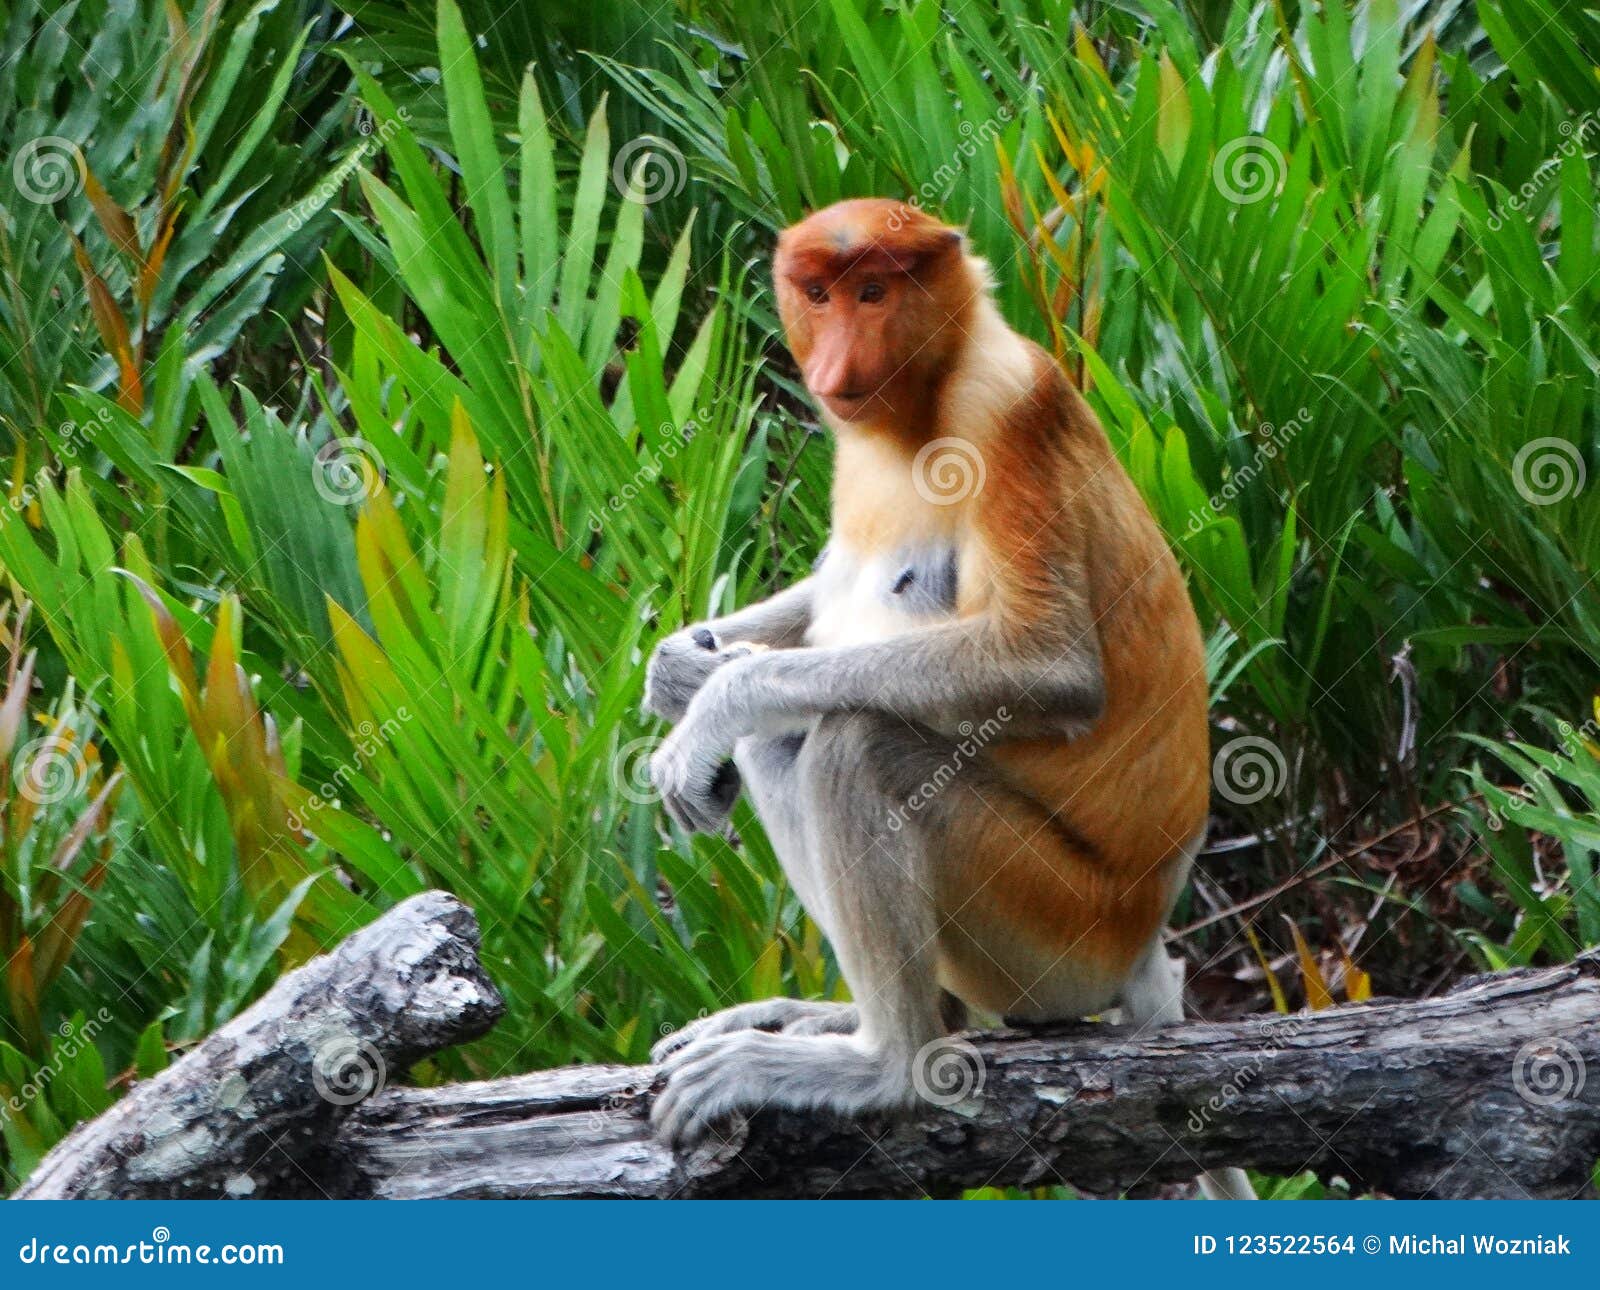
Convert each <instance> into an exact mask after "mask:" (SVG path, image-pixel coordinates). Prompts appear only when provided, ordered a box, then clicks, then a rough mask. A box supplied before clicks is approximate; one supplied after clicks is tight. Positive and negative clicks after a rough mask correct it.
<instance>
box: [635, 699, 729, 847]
mask: <svg viewBox="0 0 1600 1290" xmlns="http://www.w3.org/2000/svg"><path fill="white" fill-rule="evenodd" d="M701 729H702V728H701V727H700V726H699V725H697V724H696V723H695V722H693V721H685V722H684V723H683V724H682V725H680V726H679V727H678V728H677V729H676V730H674V731H673V732H672V733H671V734H670V735H668V736H667V738H666V739H665V740H664V741H663V742H662V744H661V746H660V747H659V748H657V749H656V752H655V756H653V757H651V758H650V782H651V783H653V784H654V785H655V787H656V792H658V793H660V794H661V805H662V806H664V807H665V808H666V811H667V814H668V815H670V816H671V817H672V818H673V819H674V820H675V821H677V823H678V824H680V825H682V826H683V827H684V828H686V829H688V830H689V832H691V833H726V832H727V831H728V817H729V815H731V814H732V812H733V803H734V801H735V799H736V798H737V797H738V796H739V787H740V779H739V772H738V770H737V768H735V766H734V764H733V763H732V762H731V761H728V760H726V758H727V755H728V750H727V749H726V748H723V747H722V746H721V745H720V744H719V743H715V742H712V741H709V740H706V739H704V738H701V737H700V732H701Z"/></svg>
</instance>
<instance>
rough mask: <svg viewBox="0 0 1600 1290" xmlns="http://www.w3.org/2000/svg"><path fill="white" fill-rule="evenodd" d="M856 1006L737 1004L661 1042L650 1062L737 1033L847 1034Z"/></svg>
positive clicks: (794, 1002)
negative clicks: (720, 1036) (694, 1045)
mask: <svg viewBox="0 0 1600 1290" xmlns="http://www.w3.org/2000/svg"><path fill="white" fill-rule="evenodd" d="M856 1024H857V1023H856V1007H855V1004H853V1003H820V1002H816V1001H814V1000H807V999H762V1000H760V1001H759V1002H756V1003H738V1004H735V1005H734V1006H733V1007H731V1008H724V1009H722V1011H721V1012H713V1013H712V1014H711V1015H710V1016H709V1017H701V1018H699V1019H698V1020H696V1021H691V1022H689V1024H688V1025H686V1026H683V1027H680V1028H679V1029H678V1030H675V1031H673V1032H672V1033H671V1034H670V1035H668V1036H667V1037H666V1038H665V1039H662V1040H659V1041H658V1042H657V1043H656V1045H655V1047H654V1048H652V1049H651V1050H650V1060H651V1061H653V1062H657V1063H659V1062H664V1061H666V1059H667V1058H668V1057H670V1056H672V1054H673V1053H675V1052H678V1051H679V1050H681V1049H683V1048H687V1047H688V1046H689V1045H690V1044H694V1043H698V1042H699V1041H700V1040H702V1039H711V1038H713V1037H715V1036H717V1035H729V1034H732V1033H733V1032H734V1031H736V1030H767V1031H782V1032H783V1033H784V1034H786V1035H848V1034H850V1033H851V1032H852V1031H854V1030H855V1028H856Z"/></svg>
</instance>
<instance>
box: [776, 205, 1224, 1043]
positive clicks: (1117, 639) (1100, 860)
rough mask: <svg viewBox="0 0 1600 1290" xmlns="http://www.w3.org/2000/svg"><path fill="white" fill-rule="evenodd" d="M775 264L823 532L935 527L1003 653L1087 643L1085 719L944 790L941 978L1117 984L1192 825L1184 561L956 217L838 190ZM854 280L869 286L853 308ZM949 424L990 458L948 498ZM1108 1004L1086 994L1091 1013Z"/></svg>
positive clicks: (869, 546) (1198, 678) (986, 999)
mask: <svg viewBox="0 0 1600 1290" xmlns="http://www.w3.org/2000/svg"><path fill="white" fill-rule="evenodd" d="M774 268H775V276H776V280H777V288H778V300H779V308H780V314H781V316H782V319H783V322H784V325H785V328H786V330H787V332H788V336H789V341H790V345H791V348H792V350H793V352H794V355H795V358H796V360H797V362H798V363H799V364H800V368H801V371H802V373H803V374H804V376H805V378H806V381H807V385H808V386H809V387H810V388H811V389H812V392H813V393H814V394H816V395H817V396H818V397H819V399H820V401H821V402H822V404H823V407H824V411H825V415H826V416H827V419H828V420H829V422H830V423H831V424H832V426H833V428H834V429H835V431H836V432H837V437H838V456H837V462H836V469H835V484H834V499H833V510H834V516H833V518H834V540H835V541H839V542H843V543H846V544H848V545H849V546H850V547H851V548H852V549H853V550H854V551H855V552H857V553H860V554H864V555H866V554H874V553H880V552H889V551H892V550H896V549H900V548H903V547H905V546H907V545H910V544H914V543H915V542H917V541H922V540H928V539H937V540H944V541H948V542H949V543H950V544H952V545H953V546H955V548H956V549H957V550H958V552H959V569H960V578H959V598H958V601H957V605H956V609H955V613H956V614H957V615H958V616H962V617H966V616H971V615H976V614H986V615H988V616H989V617H990V618H991V619H992V620H993V621H994V622H995V623H996V624H997V625H998V627H999V642H1000V645H1001V647H1002V648H1004V649H1005V650H1007V651H1014V652H1016V653H1017V654H1019V655H1022V654H1028V653H1033V654H1035V655H1037V656H1044V657H1051V658H1058V657H1062V656H1064V655H1066V654H1067V653H1068V652H1069V651H1071V650H1072V649H1073V648H1074V647H1075V645H1077V644H1078V643H1079V642H1078V638H1079V636H1080V635H1081V634H1083V633H1093V634H1094V635H1095V636H1096V637H1097V638H1098V645H1099V655H1100V658H1101V661H1102V667H1103V672H1104V677H1105V687H1106V705H1105V709H1104V712H1103V714H1102V715H1101V716H1100V718H1099V719H1098V720H1097V721H1096V722H1095V723H1094V724H1093V725H1092V727H1091V728H1089V729H1088V730H1087V731H1084V732H1080V733H1076V734H1075V735H1074V736H1072V737H1067V736H1065V735H1063V736H1060V737H1048V738H1046V737H1038V738H1026V739H1008V740H1003V741H1000V742H996V743H993V744H992V745H990V746H989V747H988V748H987V749H986V750H985V753H984V758H983V760H984V774H985V775H986V776H988V778H987V779H980V781H972V780H968V781H966V782H965V783H964V784H962V785H959V786H958V788H957V790H956V791H960V792H963V793H965V794H967V797H966V798H964V799H963V811H962V813H961V815H960V818H961V820H962V821H963V823H962V825H961V828H962V830H963V831H964V833H965V834H966V836H965V837H963V838H962V839H960V845H955V846H952V848H951V859H952V867H951V869H950V871H949V872H948V873H946V874H944V875H943V879H944V881H945V889H944V890H943V891H942V892H941V893H940V903H941V906H942V909H941V912H942V914H943V915H944V917H945V919H946V929H947V930H946V935H945V938H944V941H943V943H942V944H941V952H942V959H943V966H942V971H943V973H944V975H945V977H946V984H947V985H949V986H950V987H951V988H952V989H954V990H955V992H956V993H957V994H959V995H960V996H961V997H963V998H965V999H967V1001H968V1002H970V1003H974V1004H976V1005H978V1006H980V1007H987V1008H991V1009H992V1010H995V1011H1018V1012H1027V1011H1029V1010H1030V1006H1031V1004H1032V1002H1033V998H1034V996H1033V994H1031V993H1030V991H1033V990H1035V989H1036V988H1040V982H1041V981H1043V980H1045V978H1046V977H1047V976H1048V974H1050V973H1052V972H1057V971H1058V970H1059V969H1062V968H1063V967H1066V968H1070V969H1071V970H1072V971H1074V972H1077V973H1079V974H1080V975H1082V976H1086V977H1087V978H1088V979H1089V980H1090V981H1091V982H1093V981H1103V982H1106V983H1111V984H1110V985H1108V986H1107V989H1108V990H1110V989H1112V986H1114V985H1115V984H1116V983H1120V981H1121V980H1122V979H1123V978H1124V977H1125V976H1126V974H1127V972H1128V970H1129V968H1130V967H1131V965H1132V964H1133V962H1134V960H1135V958H1136V957H1137V956H1138V955H1139V954H1140V953H1141V952H1142V951H1143V950H1144V949H1145V947H1146V946H1147V945H1148V944H1149V943H1150V941H1151V939H1152V937H1154V936H1155V935H1156V933H1157V932H1158V930H1159V927H1160V925H1161V923H1162V921H1163V920H1164V919H1165V918H1166V916H1167V913H1168V912H1169V910H1170V908H1171V904H1172V901H1173V900H1174V899H1175V898H1176V895H1177V890H1178V886H1179V884H1180V883H1181V881H1182V878H1183V874H1184V871H1185V870H1184V866H1185V865H1186V863H1187V857H1188V855H1189V854H1190V851H1189V848H1190V846H1191V844H1192V843H1193V842H1194V841H1195V839H1196V838H1197V837H1198V836H1199V835H1200V834H1201V832H1202V830H1203V829H1204V826H1205V820H1206V812H1207V800H1208V737H1209V736H1208V729H1207V718H1206V708H1207V696H1206V678H1205V661H1204V652H1203V648H1202V644H1201V639H1200V633H1199V627H1198V624H1197V622H1196V619H1195V615H1194V611H1193V608H1192V606H1191V604H1190V601H1189V597H1188V593H1187V590H1186V588H1185V586H1184V583H1183V579H1182V576H1181V574H1180V572H1179V569H1178V566H1177V563H1176V561H1175V560H1174V558H1173V556H1172V553H1171V551H1170V550H1169V548H1168V546H1167V544H1166V542H1165V540H1164V539H1163V537H1162V535H1161V533H1160V531H1159V529H1158V528H1157V526H1156V523H1155V521H1154V519H1153V518H1152V516H1151V515H1150V512H1149V510H1148V509H1147V508H1146V506H1145V504H1144V502H1143V500H1142V499H1141V498H1140V496H1139V494H1138V492H1137V490H1136V489H1135V487H1134V485H1133V483H1132V481H1131V480H1130V479H1129V477H1128V475H1127V473H1126V472H1125V471H1124V470H1123V468H1122V466H1121V464H1120V463H1119V462H1118V461H1117V460H1116V457H1115V456H1114V454H1113V453H1112V451H1111V447H1110V445H1109V443H1108V442H1107V440H1106V437H1105V434H1104V432H1103V431H1102V430H1101V428H1100V426H1099V424H1098V422H1097V421H1096V419H1095V417H1094V415H1093V413H1092V412H1091V411H1090V409H1089V408H1088V406H1087V405H1086V404H1085V403H1084V402H1083V400H1082V399H1081V398H1080V397H1079V395H1078V393H1077V392H1076V390H1074V389H1073V388H1072V387H1071V385H1070V384H1069V383H1068V381H1067V379H1066V377H1065V376H1064V375H1063V373H1062V372H1061V371H1060V369H1059V368H1058V367H1057V366H1056V365H1055V363H1054V361H1053V360H1052V359H1051V358H1050V357H1049V355H1048V354H1046V353H1045V352H1044V351H1043V350H1041V349H1039V348H1038V347H1037V346H1035V345H1033V344H1032V343H1031V342H1028V341H1026V340H1024V339H1022V338H1021V337H1019V336H1017V335H1016V333H1015V332H1013V331H1011V330H1010V328H1008V327H1007V326H1006V325H1005V323H1004V321H1003V320H1001V319H1000V317H999V314H998V313H997V312H996V311H995V309H994V307H993V305H992V303H991V302H990V301H989V299H988V297H987V293H986V290H985V282H984V269H983V266H982V265H981V262H977V261H974V260H972V259H970V258H969V257H968V256H967V255H966V254H965V253H964V251H963V250H962V247H961V243H960V239H959V235H958V234H956V233H955V231H954V230H951V229H949V228H948V227H946V226H945V225H943V224H940V223H939V222H938V221H936V220H932V219H930V218H929V217H927V216H925V215H922V214H921V213H920V212H915V211H910V210H908V208H906V207H904V206H901V205H898V204H896V203H892V202H876V201H867V202H846V203H841V204H840V205H838V206H835V207H830V208H829V209H828V210H826V211H823V212H819V213H818V214H817V215H814V216H812V217H811V218H809V219H807V220H805V221H803V222H802V223H800V224H798V225H796V226H795V227H794V228H792V229H790V230H788V232H786V233H785V234H784V235H783V237H782V238H781V239H780V242H779V250H778V255H777V258H776V261H775V266H774ZM868 283H878V284H882V286H883V299H882V300H880V301H876V302H871V303H869V302H866V301H863V300H862V299H861V294H862V291H863V289H864V288H865V286H866V284H868ZM819 293H820V294H821V295H823V296H824V297H825V298H823V299H820V300H818V299H813V298H812V297H816V296H818V295H819ZM848 396H853V397H848ZM939 438H953V439H959V440H962V441H964V442H965V443H967V444H970V445H971V447H972V450H973V451H974V452H975V453H976V454H977V455H978V456H980V457H981V459H982V462H983V465H984V468H985V483H984V486H983V488H982V489H981V490H980V491H978V492H976V493H975V494H974V495H972V496H970V497H966V498H964V499H962V500H961V501H959V502H958V503H955V504H948V505H936V504H933V503H930V502H929V501H928V500H927V499H926V498H925V497H923V496H921V495H920V494H919V492H918V490H917V489H916V488H915V487H914V485H913V482H912V462H913V460H914V458H915V455H916V453H917V451H918V450H919V449H920V448H922V447H923V446H924V445H925V444H928V443H929V442H931V441H932V440H934V439H939ZM980 782H981V784H982V787H981V788H980V787H979V783H980ZM956 858H960V859H961V860H962V862H961V863H954V861H955V860H956ZM1114 997H1115V995H1114V991H1113V992H1112V993H1109V994H1106V995H1105V997H1103V998H1101V997H1099V996H1097V995H1095V994H1094V990H1093V989H1092V988H1089V989H1088V991H1087V993H1086V994H1085V996H1084V1007H1085V1008H1086V1009H1088V1010H1093V1009H1096V1008H1099V1007H1104V1006H1106V1005H1108V1004H1109V1003H1111V1002H1112V1001H1114ZM1096 1000H1098V1001H1096Z"/></svg>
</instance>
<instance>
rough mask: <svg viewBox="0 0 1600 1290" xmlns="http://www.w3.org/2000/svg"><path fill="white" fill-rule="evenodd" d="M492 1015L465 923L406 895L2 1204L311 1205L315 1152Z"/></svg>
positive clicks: (331, 1162)
mask: <svg viewBox="0 0 1600 1290" xmlns="http://www.w3.org/2000/svg"><path fill="white" fill-rule="evenodd" d="M502 1010H503V1004H502V1003H501V1000H500V995H499V993H498V992H497V991H496V989H495V987H494V984H493V983H492V982H491V981H490V980H489V979H488V977H487V976H485V975H484V973H483V969H482V968H481V967H480V966H479V963H478V925H477V921H476V920H475V919H474V917H473V915H472V911H471V910H469V909H467V907H466V906H464V905H463V904H461V902H460V901H458V900H456V899H455V898H454V897H453V896H449V895H446V894H444V893H443V892H426V893H424V894H422V895H419V896H414V897H412V898H411V899H410V900H407V901H405V902H404V903H402V904H400V905H398V906H396V907H395V908H394V909H392V910H390V911H389V912H388V913H387V914H386V915H384V916H383V917H382V918H380V919H378V920H377V921H376V922H374V923H372V924H371V925H370V926H368V927H365V928H362V929H361V930H360V931H358V932H356V933H355V934H354V935H353V936H351V937H350V938H349V939H348V940H346V941H345V942H344V943H343V944H341V945H340V946H339V948H338V949H337V950H335V951H334V952H333V953H331V954H326V955H323V956H322V957H321V958H318V959H314V960H313V961H312V962H310V963H307V964H306V965H305V966H304V967H302V968H300V969H298V970H297V971H294V972H291V973H289V974H287V975H286V976H284V977H283V978H282V979H281V980H280V981H278V983H277V984H276V985H274V986H273V988H272V989H271V990H270V991H268V992H267V994H266V995H265V996H263V997H262V998H261V1000H260V1001H259V1002H257V1003H256V1004H255V1005H254V1006H253V1007H251V1008H250V1009H249V1010H247V1011H246V1012H244V1013H242V1014H240V1015H239V1016H238V1017H236V1018H235V1019H234V1020H233V1021H231V1022H229V1023H228V1024H227V1025H225V1026H223V1027H222V1028H221V1029H219V1030H218V1031H217V1032H216V1033H215V1034H213V1035H211V1036H210V1037H209V1038H208V1039H206V1040H205V1041H204V1042H203V1043H202V1044H200V1045H199V1046H198V1047H197V1048H196V1049H195V1050H194V1051H193V1052H191V1053H189V1054H187V1055H186V1056H185V1057H183V1059H182V1060H180V1061H178V1062H175V1063H174V1064H173V1065H172V1066H170V1067H169V1068H168V1069H167V1070H165V1071H163V1072H162V1073H161V1074H160V1075H158V1076H156V1077H155V1078H154V1079H152V1080H149V1081H148V1082H145V1083H141V1084H139V1085H137V1086H136V1087H135V1088H134V1089H133V1091H132V1092H130V1093H129V1094H128V1096H127V1097H125V1098H124V1099H123V1100H122V1101H121V1102H119V1103H117V1105H116V1106H114V1107H112V1108H111V1110H109V1111H107V1112H106V1113H105V1114H104V1115H102V1116H101V1117H100V1118H99V1119H98V1120H94V1121H92V1122H91V1123H89V1124H86V1125H83V1126H81V1127H80V1128H78V1129H77V1130H76V1131H75V1132H73V1133H72V1134H71V1135H70V1136H69V1137H68V1138H67V1139H66V1140H65V1141H63V1142H62V1143H60V1144H59V1145H58V1146H57V1147H56V1148H55V1150H53V1151H52V1152H50V1154H49V1155H48V1156H46V1157H45V1158H44V1160H42V1161H41V1162H40V1163H39V1166H38V1168H37V1169H35V1170H34V1172H33V1174H32V1175H31V1176H30V1177H29V1179H28V1181H27V1182H26V1183H25V1184H24V1185H23V1186H22V1187H21V1188H20V1189H19V1190H18V1191H17V1192H16V1193H15V1194H16V1196H17V1197H19V1198H34V1199H52V1198H62V1197H122V1198H133V1197H148V1198H168V1197H185V1196H225V1195H226V1196H251V1195H274V1196H290V1195H310V1196H320V1195H324V1194H326V1191H325V1189H326V1187H327V1185H328V1184H329V1183H331V1182H333V1181H334V1180H335V1179H340V1178H342V1174H341V1173H340V1170H339V1167H338V1158H337V1155H336V1154H335V1153H333V1152H332V1151H330V1146H331V1144H332V1142H333V1140H334V1138H335V1132H336V1129H337V1127H338V1125H339V1123H340V1121H341V1120H343V1119H344V1118H345V1117H346V1116H348V1115H349V1114H350V1113H351V1111H352V1110H353V1109H354V1108H355V1106H356V1105H358V1104H359V1103H360V1102H361V1101H362V1100H363V1099H364V1098H366V1097H368V1096H370V1095H371V1094H373V1093H374V1092H376V1091H378V1090H379V1089H381V1088H382V1087H383V1084H384V1082H385V1081H386V1080H387V1079H389V1078H393V1077H398V1076H399V1075H401V1074H403V1073H404V1072H405V1070H406V1068H407V1067H408V1066H410V1065H411V1064H412V1063H413V1062H415V1061H416V1060H417V1059H418V1058H420V1057H423V1056H426V1055H427V1054H429V1053H432V1052H437V1051H438V1050H439V1049H441V1048H446V1047H448V1046H450V1045H451V1044H456V1043H460V1042H462V1041H463V1040H467V1039H472V1038H475V1037H476V1036H478V1035H481V1034H482V1033H483V1032H484V1031H486V1030H487V1029H488V1028H489V1027H490V1026H492V1025H493V1024H494V1022H495V1021H496V1020H497V1019H498V1018H499V1016H500V1014H501V1012H502ZM339 1185H344V1184H343V1183H341V1184H339Z"/></svg>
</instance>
